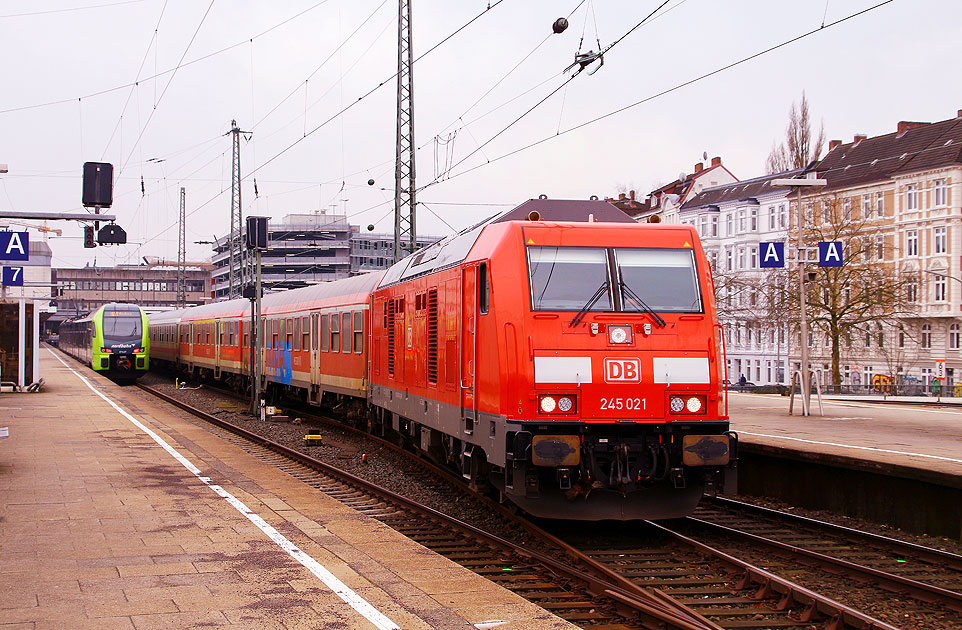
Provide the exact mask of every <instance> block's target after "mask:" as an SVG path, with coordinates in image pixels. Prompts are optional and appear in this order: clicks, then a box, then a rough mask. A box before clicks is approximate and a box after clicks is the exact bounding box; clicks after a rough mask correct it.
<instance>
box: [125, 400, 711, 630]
mask: <svg viewBox="0 0 962 630" xmlns="http://www.w3.org/2000/svg"><path fill="white" fill-rule="evenodd" d="M138 387H139V388H140V389H141V390H143V391H145V392H147V393H149V394H151V395H153V396H156V397H158V398H161V399H163V400H165V401H167V402H169V403H171V404H173V405H175V406H177V407H179V408H181V409H183V410H185V411H187V412H188V413H190V414H192V415H194V416H196V417H198V418H200V419H202V420H204V421H205V422H207V423H210V424H212V425H214V426H215V427H217V429H219V430H220V431H218V433H219V434H220V435H221V436H222V437H224V438H225V439H228V440H230V441H231V442H232V443H235V444H238V445H240V446H242V447H243V448H245V449H246V450H247V451H249V452H252V453H254V454H255V455H257V456H259V457H260V458H262V459H263V460H264V461H266V462H268V463H271V464H273V465H275V466H277V467H278V468H279V469H281V470H284V471H285V472H287V473H288V474H290V475H292V476H294V477H295V478H297V479H299V480H301V481H303V482H304V483H307V484H309V485H311V486H312V487H315V488H317V489H319V490H321V491H322V492H324V493H326V494H329V495H330V496H332V497H334V498H336V499H338V500H339V501H341V502H343V503H345V504H346V505H349V506H351V507H352V508H354V509H356V510H358V511H360V512H363V513H365V514H367V515H369V516H371V517H373V518H376V519H378V520H379V521H381V522H383V523H385V524H388V525H389V526H391V527H393V528H395V529H397V530H398V531H400V532H402V533H403V534H405V535H406V536H408V537H410V538H412V539H413V540H415V541H417V542H419V543H420V544H422V545H424V546H425V547H427V548H429V549H432V550H433V551H435V552H437V553H439V554H440V555H443V556H445V557H448V558H449V559H451V560H453V561H454V562H457V563H459V564H461V565H462V566H464V567H466V568H468V569H470V570H472V571H475V572H476V573H479V574H481V575H484V576H485V577H487V578H488V579H491V580H492V581H494V582H497V583H499V584H500V585H502V586H504V587H505V588H507V589H508V590H511V591H513V592H515V593H518V594H519V595H521V596H522V597H525V598H526V599H528V600H529V601H532V602H535V603H537V604H538V605H540V606H542V607H543V608H545V609H546V610H550V611H551V612H553V613H554V614H556V615H558V616H559V617H561V618H563V619H566V620H568V621H570V622H572V623H575V624H576V625H578V626H580V627H582V628H586V629H587V628H599V629H602V628H603V629H604V630H634V629H638V628H645V629H647V628H650V629H653V630H654V629H661V630H719V629H718V627H717V626H715V625H714V624H711V623H710V622H707V621H706V620H705V619H703V618H701V617H699V616H698V615H697V614H694V613H692V612H691V611H688V610H686V609H685V608H684V607H683V606H680V605H679V604H677V603H676V602H674V601H672V600H671V599H669V598H666V597H664V596H661V595H659V594H657V593H651V592H648V591H646V590H643V589H639V588H637V587H635V586H633V585H632V584H631V583H629V582H626V581H621V583H620V584H619V580H617V579H613V580H612V581H606V580H604V579H601V578H599V577H598V576H596V575H591V574H590V573H589V572H586V571H585V570H583V569H581V568H579V567H575V566H573V565H572V564H571V563H570V562H567V561H564V560H561V559H556V558H552V557H549V556H547V555H545V554H543V553H539V552H537V551H533V550H531V549H528V548H524V547H521V546H519V545H516V544H514V543H512V542H510V541H507V540H504V539H502V538H499V537H497V536H493V535H491V534H489V533H487V532H484V531H482V530H480V529H478V528H476V527H473V526H471V525H468V524H466V523H463V522H461V521H459V520H457V519H453V518H451V517H448V516H446V515H444V514H442V513H440V512H438V511H436V510H433V509H432V508H429V507H427V506H424V505H421V504H419V503H417V502H416V501H413V500H411V499H409V498H406V497H403V496H401V495H399V494H396V493H394V492H391V491H389V490H386V489H384V488H381V487H378V486H377V485H375V484H373V483H371V482H368V481H366V480H364V479H361V478H360V477H356V476H354V475H351V474H348V473H345V472H344V471H341V470H339V469H337V468H336V467H333V466H331V465H329V464H327V463H325V462H322V461H319V460H317V459H315V458H313V457H310V456H308V455H305V454H303V453H301V452H299V451H297V450H294V449H291V448H288V447H286V446H284V445H282V444H279V443H277V442H273V441H271V440H267V439H265V438H263V437H261V436H259V435H257V434H255V433H253V432H250V431H248V430H246V429H244V428H242V427H239V426H237V425H234V424H232V423H230V422H227V421H225V420H223V419H220V418H218V417H217V416H215V415H213V414H209V413H207V412H205V411H202V410H200V409H196V408H194V407H191V406H190V405H187V404H185V403H183V402H182V401H179V400H177V399H176V398H173V397H171V396H168V395H167V394H165V393H163V392H160V391H158V390H156V389H154V388H151V387H149V386H147V385H143V384H140V383H138ZM589 565H590V563H589ZM589 568H591V567H590V566H589Z"/></svg>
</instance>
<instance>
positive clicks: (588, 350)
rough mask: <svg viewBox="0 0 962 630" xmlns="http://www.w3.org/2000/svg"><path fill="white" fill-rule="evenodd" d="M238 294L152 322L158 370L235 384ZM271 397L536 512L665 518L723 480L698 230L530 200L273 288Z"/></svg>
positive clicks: (717, 369)
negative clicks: (350, 423) (404, 450)
mask: <svg viewBox="0 0 962 630" xmlns="http://www.w3.org/2000/svg"><path fill="white" fill-rule="evenodd" d="M248 304H249V303H248V302H247V300H233V301H229V302H221V303H217V304H210V305H206V306H200V307H195V308H190V309H186V310H183V311H175V312H171V313H164V314H159V315H156V316H152V317H151V339H152V344H153V345H152V348H153V352H154V361H152V363H156V362H158V361H161V362H167V363H169V364H171V365H175V366H177V367H178V368H180V369H181V370H183V371H188V372H192V373H194V374H195V375H197V376H201V377H209V378H216V379H223V380H227V381H229V382H232V383H233V384H234V385H235V386H236V387H238V388H240V387H243V386H244V383H245V382H246V378H247V375H248V373H249V365H250V351H249V348H250V345H251V343H250V339H249V330H250V326H249V323H250V314H249V306H248ZM263 313H264V320H265V321H264V327H265V335H266V338H265V341H266V343H265V345H266V347H267V349H266V351H265V355H264V356H263V357H261V358H260V360H261V362H262V369H263V373H264V374H266V375H267V377H266V378H267V382H268V392H269V394H270V395H272V396H275V397H276V396H280V395H289V396H294V397H297V398H300V399H302V400H304V401H307V402H311V403H315V404H330V405H331V406H333V407H337V408H338V409H340V410H342V411H346V412H347V415H348V416H349V417H351V418H353V419H355V420H358V419H360V418H362V417H363V418H365V422H366V424H367V426H368V427H369V428H370V429H371V430H372V431H373V432H376V433H379V434H385V433H388V432H394V433H396V434H397V435H399V436H402V437H403V438H404V439H405V440H406V441H408V442H409V443H410V444H411V445H413V446H414V447H417V448H420V449H422V450H423V451H425V452H427V453H428V454H429V455H431V456H432V457H433V458H435V459H437V460H439V461H442V462H446V463H448V464H450V465H453V466H455V467H456V468H457V469H458V470H460V471H461V473H462V474H463V475H464V476H465V477H466V478H467V479H469V480H470V481H471V483H472V484H474V485H475V486H477V487H479V488H486V487H494V488H497V489H498V490H499V491H500V492H501V496H502V497H503V498H504V499H505V500H506V501H509V502H511V503H514V504H516V505H518V506H519V507H521V508H522V509H524V510H525V511H527V512H528V513H530V514H532V515H536V516H544V517H552V518H563V519H574V520H600V519H642V518H644V519H652V518H654V519H657V518H670V517H676V516H681V515H684V514H688V513H690V512H691V511H692V510H693V509H694V507H695V505H696V504H697V502H698V500H699V498H700V497H701V496H702V494H703V493H704V491H705V490H706V488H720V486H721V484H722V483H726V485H727V484H731V483H733V481H734V474H735V464H736V453H737V438H736V436H735V435H734V434H733V433H731V432H730V431H729V423H728V417H727V408H726V400H725V389H724V382H725V373H724V366H725V360H724V348H723V345H722V344H723V341H722V340H723V335H722V334H721V333H722V331H721V328H720V327H719V325H718V320H717V316H716V312H715V301H714V295H713V288H712V281H711V272H710V269H709V267H708V263H707V260H706V258H705V256H704V253H703V251H702V249H701V246H700V244H699V241H698V236H697V233H696V232H695V230H694V229H693V228H692V227H690V226H687V225H663V224H638V223H636V222H634V221H633V220H631V219H630V218H629V217H627V216H626V215H624V214H623V213H622V212H621V211H619V210H617V209H616V208H614V207H613V206H611V205H610V204H608V203H606V202H603V201H594V200H592V201H561V200H547V199H536V200H530V201H528V202H526V203H524V204H522V205H521V206H518V207H517V208H515V209H514V210H510V211H507V212H505V213H503V214H502V215H499V216H496V217H494V218H492V219H490V220H488V221H485V222H483V223H481V224H479V225H477V226H474V227H473V228H470V229H468V230H465V231H464V232H462V233H460V234H457V235H455V236H452V237H449V238H447V239H444V240H442V241H440V242H439V243H437V244H435V245H432V246H430V247H428V248H425V249H423V250H421V251H419V252H417V253H415V254H414V255H412V256H409V257H408V258H405V259H404V260H402V261H401V262H399V263H397V264H395V265H394V266H393V267H391V268H390V269H388V270H387V271H386V272H377V273H372V274H367V275H363V276H357V277H354V278H349V279H346V280H340V281H336V282H331V283H326V284H321V285H316V286H311V287H305V288H303V289H295V290H292V291H288V292H284V293H278V294H272V295H267V296H265V297H264V299H263Z"/></svg>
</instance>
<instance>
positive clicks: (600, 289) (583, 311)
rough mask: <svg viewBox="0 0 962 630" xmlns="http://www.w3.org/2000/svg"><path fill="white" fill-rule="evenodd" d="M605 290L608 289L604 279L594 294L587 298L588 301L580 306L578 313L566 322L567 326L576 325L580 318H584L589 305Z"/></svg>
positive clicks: (593, 303) (598, 298)
mask: <svg viewBox="0 0 962 630" xmlns="http://www.w3.org/2000/svg"><path fill="white" fill-rule="evenodd" d="M607 291H608V281H607V280H605V281H604V282H602V283H601V286H600V287H598V289H597V290H596V291H595V292H594V294H593V295H592V296H591V297H590V298H589V299H588V302H587V303H586V304H585V305H584V306H582V307H581V310H580V311H578V314H577V315H575V318H574V319H572V320H571V321H570V322H568V327H569V328H571V327H572V326H577V325H578V324H579V323H580V322H581V320H582V319H583V318H584V316H585V315H586V314H587V313H588V311H590V310H591V307H592V306H594V305H595V302H597V301H598V300H600V299H601V296H602V295H604V294H605V293H606V292H607Z"/></svg>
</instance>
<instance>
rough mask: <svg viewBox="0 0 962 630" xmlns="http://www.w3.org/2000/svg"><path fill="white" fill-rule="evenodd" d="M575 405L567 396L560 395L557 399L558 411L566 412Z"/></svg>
mask: <svg viewBox="0 0 962 630" xmlns="http://www.w3.org/2000/svg"><path fill="white" fill-rule="evenodd" d="M574 406H575V403H574V401H573V400H571V398H569V397H568V396H562V397H561V398H559V399H558V411H561V412H563V413H568V412H569V411H571V408H572V407H574Z"/></svg>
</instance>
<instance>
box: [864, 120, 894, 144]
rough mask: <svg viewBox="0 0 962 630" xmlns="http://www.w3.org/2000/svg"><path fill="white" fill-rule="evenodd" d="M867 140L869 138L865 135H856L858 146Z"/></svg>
mask: <svg viewBox="0 0 962 630" xmlns="http://www.w3.org/2000/svg"><path fill="white" fill-rule="evenodd" d="M899 124H901V123H899ZM866 138H868V136H866V135H865V134H864V133H857V134H855V144H858V143H859V142H861V141H862V140H865V139H866Z"/></svg>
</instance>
